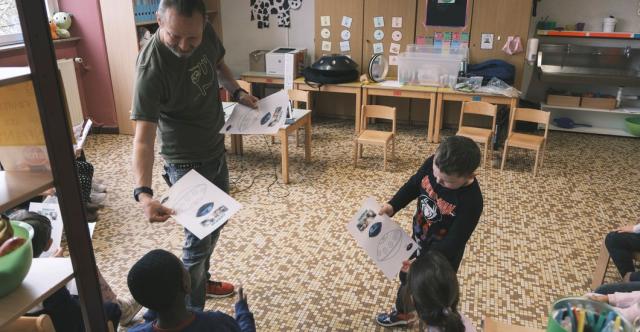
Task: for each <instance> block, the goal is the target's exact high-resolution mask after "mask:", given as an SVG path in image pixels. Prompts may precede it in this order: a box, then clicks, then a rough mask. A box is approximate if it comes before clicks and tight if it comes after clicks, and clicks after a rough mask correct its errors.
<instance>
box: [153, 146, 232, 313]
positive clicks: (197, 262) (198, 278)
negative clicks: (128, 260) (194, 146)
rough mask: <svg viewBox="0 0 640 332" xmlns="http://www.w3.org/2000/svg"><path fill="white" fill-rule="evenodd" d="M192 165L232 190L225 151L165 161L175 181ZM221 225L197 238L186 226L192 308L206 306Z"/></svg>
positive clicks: (185, 250) (185, 260) (185, 249)
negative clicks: (189, 159)
mask: <svg viewBox="0 0 640 332" xmlns="http://www.w3.org/2000/svg"><path fill="white" fill-rule="evenodd" d="M192 169H195V170H196V171H197V172H198V173H200V175H202V176H204V177H205V178H206V179H207V180H209V181H211V182H212V183H213V184H214V185H216V186H217V187H218V188H220V190H222V191H224V192H226V193H228V192H229V170H228V169H227V161H226V159H225V156H224V155H223V156H222V157H221V158H220V159H214V160H210V161H206V162H196V163H188V164H166V165H165V166H164V170H165V172H166V174H167V176H168V177H169V181H170V182H171V183H172V184H173V183H176V181H178V180H179V179H180V178H181V177H182V176H184V175H185V174H187V173H188V172H189V171H190V170H192ZM221 229H222V227H220V228H218V229H217V230H216V231H215V232H213V233H211V234H209V235H208V236H207V237H205V238H204V239H202V240H200V239H198V237H197V236H195V235H193V234H192V233H191V232H189V231H188V230H187V229H186V228H185V229H184V235H185V240H184V246H183V247H182V262H183V263H184V266H185V267H186V268H187V270H189V274H190V275H191V294H189V295H188V296H187V306H188V307H189V308H190V309H192V310H198V311H202V310H203V309H204V302H205V297H206V290H207V281H208V280H209V278H210V277H211V274H210V273H209V260H210V259H211V254H212V253H213V248H214V247H215V246H216V242H217V241H218V237H219V236H220V230H221Z"/></svg>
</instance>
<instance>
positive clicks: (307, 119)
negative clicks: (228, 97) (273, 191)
mask: <svg viewBox="0 0 640 332" xmlns="http://www.w3.org/2000/svg"><path fill="white" fill-rule="evenodd" d="M222 104H223V108H224V110H225V116H226V117H227V118H228V115H230V114H231V112H232V111H233V107H231V106H233V105H235V103H222ZM293 118H294V119H295V122H294V123H292V124H285V125H284V126H283V127H282V128H280V129H279V130H278V134H277V136H278V137H280V152H281V157H282V181H283V182H284V183H289V140H288V136H289V135H294V134H295V133H296V132H297V131H298V129H300V128H304V160H305V161H306V162H309V161H311V111H310V110H303V109H297V108H294V109H293ZM231 150H232V152H233V153H235V154H242V153H243V143H242V135H235V134H234V135H231Z"/></svg>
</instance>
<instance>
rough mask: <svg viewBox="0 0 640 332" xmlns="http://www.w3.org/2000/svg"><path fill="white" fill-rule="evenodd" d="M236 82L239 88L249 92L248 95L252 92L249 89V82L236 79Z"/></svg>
mask: <svg viewBox="0 0 640 332" xmlns="http://www.w3.org/2000/svg"><path fill="white" fill-rule="evenodd" d="M236 83H238V85H239V86H240V88H241V89H244V90H246V91H247V92H249V94H250V95H252V94H253V91H251V90H252V89H251V83H249V82H247V81H244V80H236Z"/></svg>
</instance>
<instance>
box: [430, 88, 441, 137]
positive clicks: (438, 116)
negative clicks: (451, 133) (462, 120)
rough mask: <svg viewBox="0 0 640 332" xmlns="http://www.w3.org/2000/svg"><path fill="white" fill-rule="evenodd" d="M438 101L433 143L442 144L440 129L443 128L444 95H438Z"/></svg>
mask: <svg viewBox="0 0 640 332" xmlns="http://www.w3.org/2000/svg"><path fill="white" fill-rule="evenodd" d="M437 99H438V101H437V105H436V118H435V120H434V121H433V130H432V132H433V143H440V127H442V112H443V104H444V97H443V95H442V94H438V98H437Z"/></svg>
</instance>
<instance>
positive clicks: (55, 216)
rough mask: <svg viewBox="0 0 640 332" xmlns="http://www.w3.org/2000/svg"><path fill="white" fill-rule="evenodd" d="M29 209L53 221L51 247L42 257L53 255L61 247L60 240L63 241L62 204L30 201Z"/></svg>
mask: <svg viewBox="0 0 640 332" xmlns="http://www.w3.org/2000/svg"><path fill="white" fill-rule="evenodd" d="M29 211H30V212H35V213H37V214H41V215H43V216H45V217H47V218H49V221H51V240H52V241H53V242H52V243H51V247H50V248H49V250H47V251H45V252H43V253H42V254H41V255H40V257H42V258H44V257H51V256H52V255H53V254H54V253H55V252H56V250H58V249H59V248H60V242H61V241H62V231H63V229H64V226H63V223H62V214H61V213H60V206H59V205H58V203H36V202H31V203H29Z"/></svg>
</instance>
